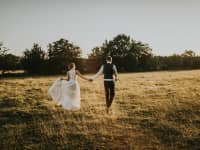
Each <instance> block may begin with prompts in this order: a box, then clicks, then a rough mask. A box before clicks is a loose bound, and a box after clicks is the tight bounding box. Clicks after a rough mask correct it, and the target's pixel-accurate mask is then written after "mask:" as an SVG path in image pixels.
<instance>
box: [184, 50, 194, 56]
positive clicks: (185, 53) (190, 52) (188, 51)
mask: <svg viewBox="0 0 200 150" xmlns="http://www.w3.org/2000/svg"><path fill="white" fill-rule="evenodd" d="M181 56H183V57H195V56H196V53H195V52H194V51H192V50H185V51H184V53H182V54H181Z"/></svg>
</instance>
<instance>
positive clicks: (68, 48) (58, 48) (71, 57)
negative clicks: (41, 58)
mask: <svg viewBox="0 0 200 150" xmlns="http://www.w3.org/2000/svg"><path fill="white" fill-rule="evenodd" d="M80 56H81V49H80V47H78V46H75V45H74V44H73V43H70V42H69V41H68V40H65V39H60V40H58V41H55V42H53V43H52V44H49V45H48V66H49V68H48V69H49V72H51V73H62V72H63V71H64V70H66V65H67V64H68V63H70V62H76V59H78V58H80Z"/></svg>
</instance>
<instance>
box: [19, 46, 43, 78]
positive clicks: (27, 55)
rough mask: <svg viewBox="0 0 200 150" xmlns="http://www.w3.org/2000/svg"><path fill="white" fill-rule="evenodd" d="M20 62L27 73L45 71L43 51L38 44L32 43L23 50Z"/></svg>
mask: <svg viewBox="0 0 200 150" xmlns="http://www.w3.org/2000/svg"><path fill="white" fill-rule="evenodd" d="M21 63H22V65H23V68H24V70H26V71H27V72H28V73H36V74H38V73H43V72H45V70H44V69H45V68H44V67H45V52H44V51H43V50H42V48H41V46H40V45H39V44H36V43H34V44H33V47H32V48H31V49H30V50H29V49H26V50H25V51H24V54H23V57H22V61H21Z"/></svg>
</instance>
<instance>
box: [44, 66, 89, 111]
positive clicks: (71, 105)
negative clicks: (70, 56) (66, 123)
mask: <svg viewBox="0 0 200 150" xmlns="http://www.w3.org/2000/svg"><path fill="white" fill-rule="evenodd" d="M75 68H76V66H75V63H70V64H69V65H68V69H69V71H68V72H67V78H59V79H57V80H56V81H55V82H54V83H53V85H52V86H51V87H50V88H49V91H48V93H49V95H50V97H51V98H52V99H53V101H54V102H55V103H56V104H57V105H61V106H62V107H63V108H64V109H67V110H77V109H80V103H81V102H80V86H79V83H78V82H77V80H76V76H77V75H78V76H79V77H81V78H82V79H84V80H87V81H90V79H88V78H86V77H84V76H83V75H82V74H81V73H80V72H79V71H78V70H75Z"/></svg>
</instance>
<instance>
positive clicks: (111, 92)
mask: <svg viewBox="0 0 200 150" xmlns="http://www.w3.org/2000/svg"><path fill="white" fill-rule="evenodd" d="M101 74H104V88H105V96H106V111H107V113H109V111H111V104H112V102H113V99H114V96H115V81H117V80H118V78H117V68H116V66H115V65H114V64H112V57H111V56H107V58H106V63H105V64H103V65H102V66H101V68H100V70H99V71H98V72H97V74H96V75H95V76H94V77H93V78H92V79H91V81H93V80H95V79H96V78H97V77H98V76H99V75H101ZM113 75H114V76H115V78H113Z"/></svg>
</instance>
